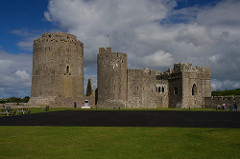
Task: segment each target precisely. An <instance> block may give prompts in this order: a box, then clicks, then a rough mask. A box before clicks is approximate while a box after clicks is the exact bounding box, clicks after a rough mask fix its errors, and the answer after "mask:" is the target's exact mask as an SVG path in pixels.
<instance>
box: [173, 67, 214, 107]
mask: <svg viewBox="0 0 240 159" xmlns="http://www.w3.org/2000/svg"><path fill="white" fill-rule="evenodd" d="M210 80H211V72H210V69H209V67H199V66H197V67H195V68H193V67H192V64H184V63H176V64H175V65H174V69H173V72H172V73H171V75H170V78H169V97H170V99H169V105H170V107H173V108H176V107H177V108H197V107H198V108H199V107H202V106H203V105H204V97H210V96H211V84H210Z"/></svg>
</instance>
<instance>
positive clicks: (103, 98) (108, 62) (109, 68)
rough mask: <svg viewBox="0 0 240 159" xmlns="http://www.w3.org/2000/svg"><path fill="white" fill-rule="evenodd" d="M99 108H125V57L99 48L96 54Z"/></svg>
mask: <svg viewBox="0 0 240 159" xmlns="http://www.w3.org/2000/svg"><path fill="white" fill-rule="evenodd" d="M97 96H98V102H97V107H99V108H113V107H118V106H120V107H122V108H125V107H126V104H127V55H126V54H124V53H120V52H117V53H116V52H112V51H111V48H107V49H104V48H100V49H99V54H98V95H97Z"/></svg>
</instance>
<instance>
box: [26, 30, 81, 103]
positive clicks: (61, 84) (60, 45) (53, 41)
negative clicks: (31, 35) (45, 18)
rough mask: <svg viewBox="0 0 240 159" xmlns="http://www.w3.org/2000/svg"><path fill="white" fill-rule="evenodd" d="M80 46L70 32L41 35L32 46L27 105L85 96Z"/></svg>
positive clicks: (79, 42)
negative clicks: (30, 82) (57, 98)
mask: <svg viewBox="0 0 240 159" xmlns="http://www.w3.org/2000/svg"><path fill="white" fill-rule="evenodd" d="M83 56H84V52H83V43H82V42H81V41H79V40H77V39H76V36H74V35H72V34H69V33H62V32H56V33H44V34H43V35H42V37H41V38H39V39H36V40H34V43H33V72H32V90H31V99H30V102H29V104H30V105H48V104H49V102H50V101H52V100H53V99H55V98H56V97H80V96H83V95H84V83H83V82H84V80H83V60H84V59H83Z"/></svg>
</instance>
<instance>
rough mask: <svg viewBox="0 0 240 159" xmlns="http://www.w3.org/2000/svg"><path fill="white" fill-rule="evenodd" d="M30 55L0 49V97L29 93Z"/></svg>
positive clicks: (19, 95)
mask: <svg viewBox="0 0 240 159" xmlns="http://www.w3.org/2000/svg"><path fill="white" fill-rule="evenodd" d="M31 65H32V56H31V55H29V54H17V55H16V54H9V53H7V52H5V51H3V50H1V49H0V72H1V78H0V97H1V98H2V97H12V96H15V97H24V96H29V95H30V89H31V72H32V67H31Z"/></svg>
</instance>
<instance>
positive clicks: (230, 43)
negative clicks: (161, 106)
mask: <svg viewBox="0 0 240 159" xmlns="http://www.w3.org/2000/svg"><path fill="white" fill-rule="evenodd" d="M239 7H240V2H239V1H238V0H212V1H209V0H178V1H175V0H159V1H155V0H122V1H119V0H93V1H86V0H34V1H29V0H21V1H19V0H1V1H0V20H1V25H0V33H1V34H0V35H1V36H0V71H1V72H2V75H1V79H0V97H11V96H19V97H24V96H26V95H28V96H30V89H31V71H32V70H31V69H32V41H33V40H34V39H36V38H38V37H40V36H41V34H43V33H44V32H55V31H63V32H69V33H72V34H74V35H76V36H77V37H78V39H79V40H80V41H82V42H83V43H84V44H85V66H84V69H85V80H87V78H92V80H93V82H94V86H95V87H96V56H97V52H98V48H99V47H102V46H106V35H108V34H109V35H110V45H111V46H112V48H113V50H114V51H122V52H125V53H127V54H128V67H129V68H140V69H143V68H144V67H149V68H150V69H154V70H160V71H165V70H166V69H167V68H169V67H172V66H173V64H174V63H175V62H191V63H193V65H194V66H195V65H200V66H210V68H211V70H212V89H232V88H239V87H240V73H239V70H238V68H239V67H240V64H239V63H240V55H239V54H240V53H239V50H240V36H239V35H240V33H239V29H238V28H239V26H240V24H239V20H240V18H239V15H240V11H239ZM85 83H86V82H85Z"/></svg>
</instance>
